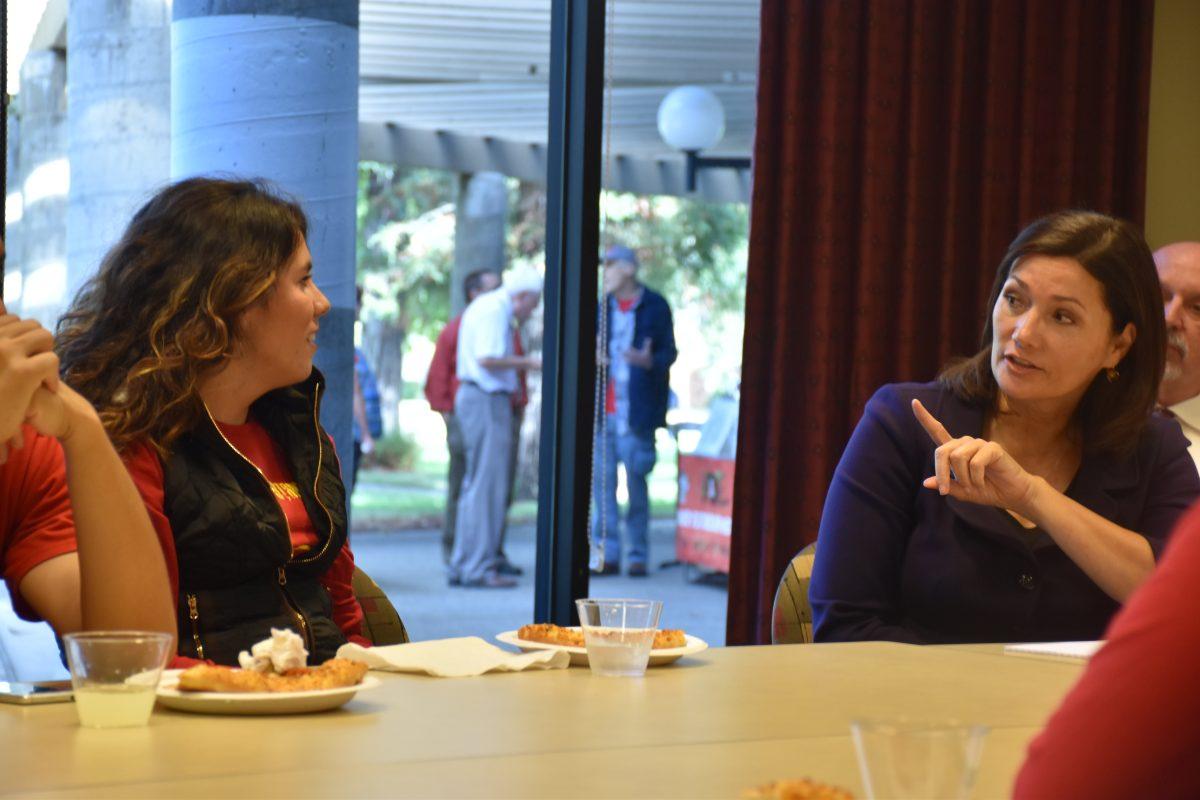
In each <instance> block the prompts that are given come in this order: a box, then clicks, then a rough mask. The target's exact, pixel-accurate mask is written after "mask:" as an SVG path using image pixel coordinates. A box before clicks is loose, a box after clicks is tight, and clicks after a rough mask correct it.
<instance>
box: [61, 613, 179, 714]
mask: <svg viewBox="0 0 1200 800" xmlns="http://www.w3.org/2000/svg"><path fill="white" fill-rule="evenodd" d="M63 642H64V644H65V649H66V651H67V666H68V667H69V668H70V670H71V685H72V687H73V688H74V690H75V710H76V711H78V712H79V724H80V725H82V726H84V727H85V728H126V727H132V726H136V725H145V724H146V722H147V721H148V720H149V719H150V711H151V709H153V707H154V697H155V690H156V689H157V688H158V679H159V677H160V676H161V675H162V670H163V667H164V666H165V665H166V663H167V658H168V656H169V655H170V647H171V636H170V634H167V633H154V632H151V631H88V632H83V633H68V634H67V635H66V636H64V637H63Z"/></svg>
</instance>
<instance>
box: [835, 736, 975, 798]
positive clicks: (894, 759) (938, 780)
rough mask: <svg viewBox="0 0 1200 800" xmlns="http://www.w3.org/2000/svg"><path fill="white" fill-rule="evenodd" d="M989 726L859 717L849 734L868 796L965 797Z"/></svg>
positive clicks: (968, 792) (969, 791) (973, 780)
mask: <svg viewBox="0 0 1200 800" xmlns="http://www.w3.org/2000/svg"><path fill="white" fill-rule="evenodd" d="M987 733H988V728H987V727H986V726H983V725H962V724H959V723H958V722H955V721H952V720H945V721H929V720H913V719H907V718H900V719H890V720H889V719H856V720H854V721H853V722H851V723H850V734H851V736H852V737H853V739H854V749H855V752H856V754H857V755H858V766H859V770H860V771H861V772H862V778H863V784H864V785H865V787H866V790H867V797H868V798H871V800H884V798H909V797H920V798H928V800H966V798H967V797H969V796H970V793H971V786H972V785H973V784H974V783H975V774H976V772H978V770H979V760H980V756H981V755H982V753H983V743H984V740H985V738H986V737H987Z"/></svg>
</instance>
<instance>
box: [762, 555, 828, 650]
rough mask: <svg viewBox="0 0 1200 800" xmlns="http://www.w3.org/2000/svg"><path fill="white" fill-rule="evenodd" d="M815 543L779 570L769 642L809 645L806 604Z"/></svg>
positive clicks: (809, 608) (810, 630) (810, 631)
mask: <svg viewBox="0 0 1200 800" xmlns="http://www.w3.org/2000/svg"><path fill="white" fill-rule="evenodd" d="M816 557H817V543H816V542H813V543H812V544H810V545H809V546H808V547H806V548H804V549H803V550H801V551H800V552H799V553H797V554H796V557H795V558H793V559H792V561H791V563H790V564H788V565H787V568H786V569H785V570H784V571H783V578H782V580H780V581H779V588H778V589H776V590H775V605H774V606H773V607H772V609H771V643H772V644H809V643H811V642H812V640H813V617H812V606H810V605H809V604H808V582H809V579H810V578H811V577H812V570H813V560H814V559H815V558H816Z"/></svg>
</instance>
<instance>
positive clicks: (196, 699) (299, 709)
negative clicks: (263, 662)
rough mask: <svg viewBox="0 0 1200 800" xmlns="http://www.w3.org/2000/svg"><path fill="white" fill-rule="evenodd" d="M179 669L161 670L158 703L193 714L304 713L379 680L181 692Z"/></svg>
mask: <svg viewBox="0 0 1200 800" xmlns="http://www.w3.org/2000/svg"><path fill="white" fill-rule="evenodd" d="M181 672H183V670H181V669H167V670H163V675H162V681H161V682H159V684H158V704H159V705H160V706H165V707H166V708H173V709H175V710H176V711H191V712H194V713H196V714H308V713H311V712H313V711H328V710H330V709H333V708H337V707H338V706H341V705H344V704H345V703H346V702H347V701H348V700H350V698H351V697H354V695H355V693H356V692H361V691H363V690H364V689H374V688H375V687H376V686H378V685H379V679H378V678H376V677H374V676H371V675H367V676H364V677H363V679H362V682H361V683H359V684H356V685H355V686H342V687H340V688H337V689H314V690H312V691H308V692H181V691H179V688H178V686H179V673H181Z"/></svg>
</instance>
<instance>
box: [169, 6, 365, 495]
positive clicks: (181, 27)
mask: <svg viewBox="0 0 1200 800" xmlns="http://www.w3.org/2000/svg"><path fill="white" fill-rule="evenodd" d="M357 161H358V0H175V2H174V6H173V10H172V22H171V177H172V178H173V179H179V178H184V177H189V176H193V175H212V174H215V173H225V174H233V175H237V176H242V177H251V176H255V177H264V178H267V179H268V180H271V181H273V182H275V183H276V184H277V185H279V186H280V187H282V188H283V189H284V190H285V191H287V192H289V193H291V194H292V195H293V196H295V197H296V198H298V199H299V200H300V202H301V203H302V205H303V206H304V210H305V212H306V213H307V214H308V219H309V228H308V246H309V249H310V250H311V251H312V254H313V265H314V271H315V277H316V281H317V285H318V286H320V287H321V290H322V291H324V292H325V294H326V295H327V296H328V297H329V300H330V302H331V303H332V304H333V308H332V310H331V311H330V312H329V315H328V316H326V317H325V319H324V320H322V322H321V332H320V334H319V338H318V342H317V344H318V345H319V348H320V349H319V350H318V353H317V366H318V367H319V368H320V369H321V371H322V372H324V373H325V376H326V378H327V379H328V386H327V387H326V393H325V399H324V405H323V408H322V422H323V423H324V425H325V427H326V429H327V430H328V431H329V432H330V434H332V435H333V437H334V440H335V441H336V442H337V446H338V455H339V457H340V458H341V461H342V465H343V475H344V476H345V478H346V481H347V488H350V487H349V480H350V464H351V459H352V456H353V446H354V442H353V439H352V435H351V431H350V416H351V395H352V392H353V369H354V278H355V263H354V259H355V247H354V242H355V196H356V191H357V179H356V169H357Z"/></svg>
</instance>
